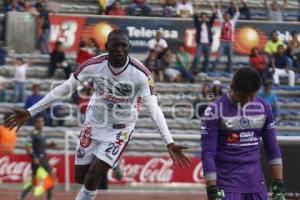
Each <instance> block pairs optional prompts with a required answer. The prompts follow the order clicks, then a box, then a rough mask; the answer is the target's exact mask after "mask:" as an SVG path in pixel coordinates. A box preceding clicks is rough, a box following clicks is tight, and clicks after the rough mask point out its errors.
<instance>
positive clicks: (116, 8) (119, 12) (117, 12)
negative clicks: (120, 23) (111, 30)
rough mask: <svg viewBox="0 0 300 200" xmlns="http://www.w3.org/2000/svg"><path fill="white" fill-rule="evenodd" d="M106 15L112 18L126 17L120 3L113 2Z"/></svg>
mask: <svg viewBox="0 0 300 200" xmlns="http://www.w3.org/2000/svg"><path fill="white" fill-rule="evenodd" d="M108 15H114V16H126V12H125V10H124V9H123V7H122V4H121V2H120V1H118V0H117V1H115V3H114V4H113V7H112V8H111V9H110V10H109V11H108Z"/></svg>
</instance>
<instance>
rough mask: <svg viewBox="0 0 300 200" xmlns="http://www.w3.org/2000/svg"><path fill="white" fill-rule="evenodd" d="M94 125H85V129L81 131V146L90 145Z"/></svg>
mask: <svg viewBox="0 0 300 200" xmlns="http://www.w3.org/2000/svg"><path fill="white" fill-rule="evenodd" d="M91 137H92V127H91V126H88V125H84V126H83V130H82V131H81V133H80V136H79V138H80V146H81V147H84V148H86V147H88V146H90V144H91V142H92V138H91Z"/></svg>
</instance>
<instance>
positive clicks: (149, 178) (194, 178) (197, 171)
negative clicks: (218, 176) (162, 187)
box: [0, 154, 204, 184]
mask: <svg viewBox="0 0 300 200" xmlns="http://www.w3.org/2000/svg"><path fill="white" fill-rule="evenodd" d="M69 159H70V169H69V170H70V179H71V180H70V182H71V183H74V182H75V180H74V155H70V156H69ZM190 159H191V161H192V165H191V167H190V168H189V169H187V170H185V171H182V170H181V169H180V168H179V167H178V166H176V167H175V168H174V167H173V162H172V160H171V159H170V158H169V157H151V156H147V157H144V156H130V155H124V156H123V157H122V158H121V159H120V164H121V166H122V168H123V169H124V175H125V177H124V178H123V180H122V181H121V182H119V181H117V180H115V179H114V176H113V172H112V170H110V171H109V172H108V180H109V182H110V183H111V184H125V183H171V182H172V183H173V182H177V183H204V178H203V172H202V162H201V160H200V159H199V158H196V157H193V158H190ZM49 163H50V164H51V165H52V166H53V169H54V171H55V172H56V175H57V177H58V181H59V182H60V183H64V182H65V174H66V173H67V172H65V159H64V155H62V154H55V155H53V154H50V155H49ZM30 175H31V165H30V162H29V158H28V156H27V155H25V154H11V155H6V156H1V157H0V181H2V182H23V181H24V180H25V179H26V178H28V177H30Z"/></svg>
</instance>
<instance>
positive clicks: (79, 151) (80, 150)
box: [76, 147, 85, 158]
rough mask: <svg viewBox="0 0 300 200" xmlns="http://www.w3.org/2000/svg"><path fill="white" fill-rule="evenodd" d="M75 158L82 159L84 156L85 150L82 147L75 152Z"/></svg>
mask: <svg viewBox="0 0 300 200" xmlns="http://www.w3.org/2000/svg"><path fill="white" fill-rule="evenodd" d="M76 155H77V158H83V157H84V156H85V150H84V148H82V147H79V148H78V149H77V151H76Z"/></svg>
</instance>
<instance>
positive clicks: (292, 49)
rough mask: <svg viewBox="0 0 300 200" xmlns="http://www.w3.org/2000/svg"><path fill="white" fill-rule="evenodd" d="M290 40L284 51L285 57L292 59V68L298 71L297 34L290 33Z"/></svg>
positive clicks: (299, 57) (299, 49) (299, 54)
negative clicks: (294, 67)
mask: <svg viewBox="0 0 300 200" xmlns="http://www.w3.org/2000/svg"><path fill="white" fill-rule="evenodd" d="M291 36H292V38H291V40H290V41H289V43H288V48H287V50H286V54H287V56H288V57H289V58H290V59H292V62H293V66H296V67H297V68H298V70H299V69H300V41H299V39H298V36H299V35H298V32H297V31H292V32H291Z"/></svg>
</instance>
